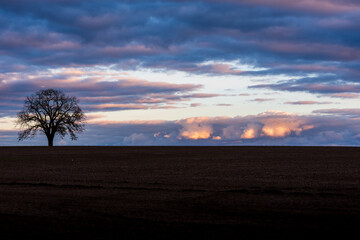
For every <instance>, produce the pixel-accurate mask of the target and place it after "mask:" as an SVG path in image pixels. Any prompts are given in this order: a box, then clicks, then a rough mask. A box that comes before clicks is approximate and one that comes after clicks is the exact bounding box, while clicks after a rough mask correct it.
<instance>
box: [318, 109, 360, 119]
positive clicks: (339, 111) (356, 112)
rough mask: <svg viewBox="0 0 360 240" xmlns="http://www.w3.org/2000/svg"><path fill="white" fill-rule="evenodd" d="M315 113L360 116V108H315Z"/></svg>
mask: <svg viewBox="0 0 360 240" xmlns="http://www.w3.org/2000/svg"><path fill="white" fill-rule="evenodd" d="M313 113H319V114H330V115H341V116H347V117H360V109H359V108H345V109H337V108H332V109H319V110H314V111H313Z"/></svg>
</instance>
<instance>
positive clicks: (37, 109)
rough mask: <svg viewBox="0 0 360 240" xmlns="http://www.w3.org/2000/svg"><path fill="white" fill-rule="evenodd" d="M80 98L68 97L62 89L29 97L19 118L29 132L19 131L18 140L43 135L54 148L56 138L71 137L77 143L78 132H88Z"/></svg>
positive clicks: (43, 91) (20, 124)
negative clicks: (79, 104)
mask: <svg viewBox="0 0 360 240" xmlns="http://www.w3.org/2000/svg"><path fill="white" fill-rule="evenodd" d="M78 103H79V100H78V99H77V98H76V97H70V96H66V95H65V94H64V93H63V92H62V91H60V90H54V89H46V90H40V91H37V92H36V93H35V94H34V95H32V96H30V97H26V100H25V103H24V109H23V110H22V111H20V112H19V113H18V115H17V124H18V125H19V126H20V127H21V128H23V129H25V130H23V131H21V132H19V137H18V140H19V141H21V140H24V139H27V138H30V137H33V136H34V135H35V134H36V133H37V132H38V131H40V132H43V133H44V134H45V135H46V137H47V139H48V145H49V146H53V141H54V137H55V136H56V135H59V136H60V137H62V138H63V137H64V136H65V135H67V134H70V137H71V140H76V139H77V136H76V133H81V132H83V131H84V129H85V125H84V120H85V115H84V113H83V112H82V110H81V108H80V107H79V106H78Z"/></svg>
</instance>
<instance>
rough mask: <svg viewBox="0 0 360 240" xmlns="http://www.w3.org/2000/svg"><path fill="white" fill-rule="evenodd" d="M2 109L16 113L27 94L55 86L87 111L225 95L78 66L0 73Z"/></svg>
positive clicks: (146, 106)
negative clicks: (23, 72)
mask: <svg viewBox="0 0 360 240" xmlns="http://www.w3.org/2000/svg"><path fill="white" fill-rule="evenodd" d="M0 80H1V82H0V101H1V103H0V109H1V115H2V116H6V115H9V116H13V115H14V114H16V112H17V111H19V109H21V108H22V105H23V101H24V99H25V97H26V96H29V95H31V94H33V93H34V92H36V91H38V90H39V89H45V88H56V89H61V90H63V91H64V92H65V93H66V94H68V95H75V96H77V97H78V98H79V99H80V101H81V106H82V107H83V108H84V109H85V110H86V111H119V110H129V109H133V110H135V109H170V108H176V107H177V103H180V102H183V101H190V100H192V99H199V98H201V99H205V98H213V97H218V96H224V95H221V94H215V93H198V92H195V91H198V90H200V89H201V88H202V87H203V86H202V85H199V84H175V83H168V82H154V81H146V80H141V79H137V78H133V77H130V76H128V75H126V74H123V76H118V75H116V72H110V73H108V72H107V71H95V70H91V69H90V71H89V69H81V68H80V69H79V68H62V69H55V70H54V69H48V70H46V71H45V70H40V71H33V72H32V71H29V72H28V74H27V75H25V76H24V75H23V74H21V73H15V74H14V73H11V74H2V76H1V75H0Z"/></svg>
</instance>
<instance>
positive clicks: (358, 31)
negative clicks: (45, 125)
mask: <svg viewBox="0 0 360 240" xmlns="http://www.w3.org/2000/svg"><path fill="white" fill-rule="evenodd" d="M359 22H360V1H357V0H303V1H292V0H198V1H196V0H195V1H186V0H156V1H145V0H131V1H130V0H129V1H126V0H125V1H114V0H106V1H104V0H102V1H101V0H52V1H50V0H47V1H46V0H31V1H30V0H11V1H10V0H4V1H0V146H11V145H15V146H20V145H46V144H47V140H46V137H45V136H43V135H41V134H39V135H38V136H35V137H34V138H33V139H29V140H25V141H22V142H18V141H17V133H18V132H19V131H20V130H21V129H20V128H19V127H18V126H16V124H15V120H16V114H17V113H18V112H19V111H20V110H21V109H22V107H23V105H24V99H25V98H26V96H30V95H31V94H33V93H35V92H36V91H38V90H41V89H47V88H54V89H59V90H61V91H64V92H65V93H66V94H67V95H69V96H76V97H77V98H78V99H79V100H80V107H81V108H82V109H83V110H84V112H85V113H86V116H87V119H86V122H87V123H86V131H85V132H84V133H82V134H80V135H79V139H78V140H77V141H71V140H70V139H69V138H67V137H65V138H64V139H61V138H59V137H57V138H56V139H55V142H54V143H55V145H104V146H107V145H115V146H122V145H127V146H128V145H129V146H132V145H210V146H217V145H289V146H291V145H301V146H302V145H304V146H308V145H319V146H343V145H344V146H358V145H360V107H359V103H360V84H359V82H360V25H359V24H358V23H359Z"/></svg>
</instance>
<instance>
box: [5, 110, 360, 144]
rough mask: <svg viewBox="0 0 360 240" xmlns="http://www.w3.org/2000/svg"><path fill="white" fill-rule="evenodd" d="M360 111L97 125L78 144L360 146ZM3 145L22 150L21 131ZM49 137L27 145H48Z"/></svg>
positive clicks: (7, 135) (94, 122)
mask: <svg viewBox="0 0 360 240" xmlns="http://www.w3.org/2000/svg"><path fill="white" fill-rule="evenodd" d="M359 117H360V111H359V109H323V110H317V111H314V114H311V115H297V114H291V113H286V112H274V111H269V112H265V113H261V114H257V115H248V116H237V117H195V118H186V119H181V120H177V121H126V122H124V121H123V122H121V121H101V120H96V119H94V120H92V121H90V122H89V123H88V125H87V131H86V132H85V133H84V134H81V135H80V137H79V140H78V141H77V142H71V141H67V139H65V143H66V144H68V145H69V144H70V145H71V144H75V145H358V144H360V137H359V136H360V121H359ZM0 136H1V137H0V138H1V145H18V144H19V143H17V141H16V132H15V131H0ZM45 140H46V138H45V136H37V137H36V138H35V139H32V140H28V141H24V142H21V144H25V145H33V144H35V145H37V144H40V145H46V141H45Z"/></svg>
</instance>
